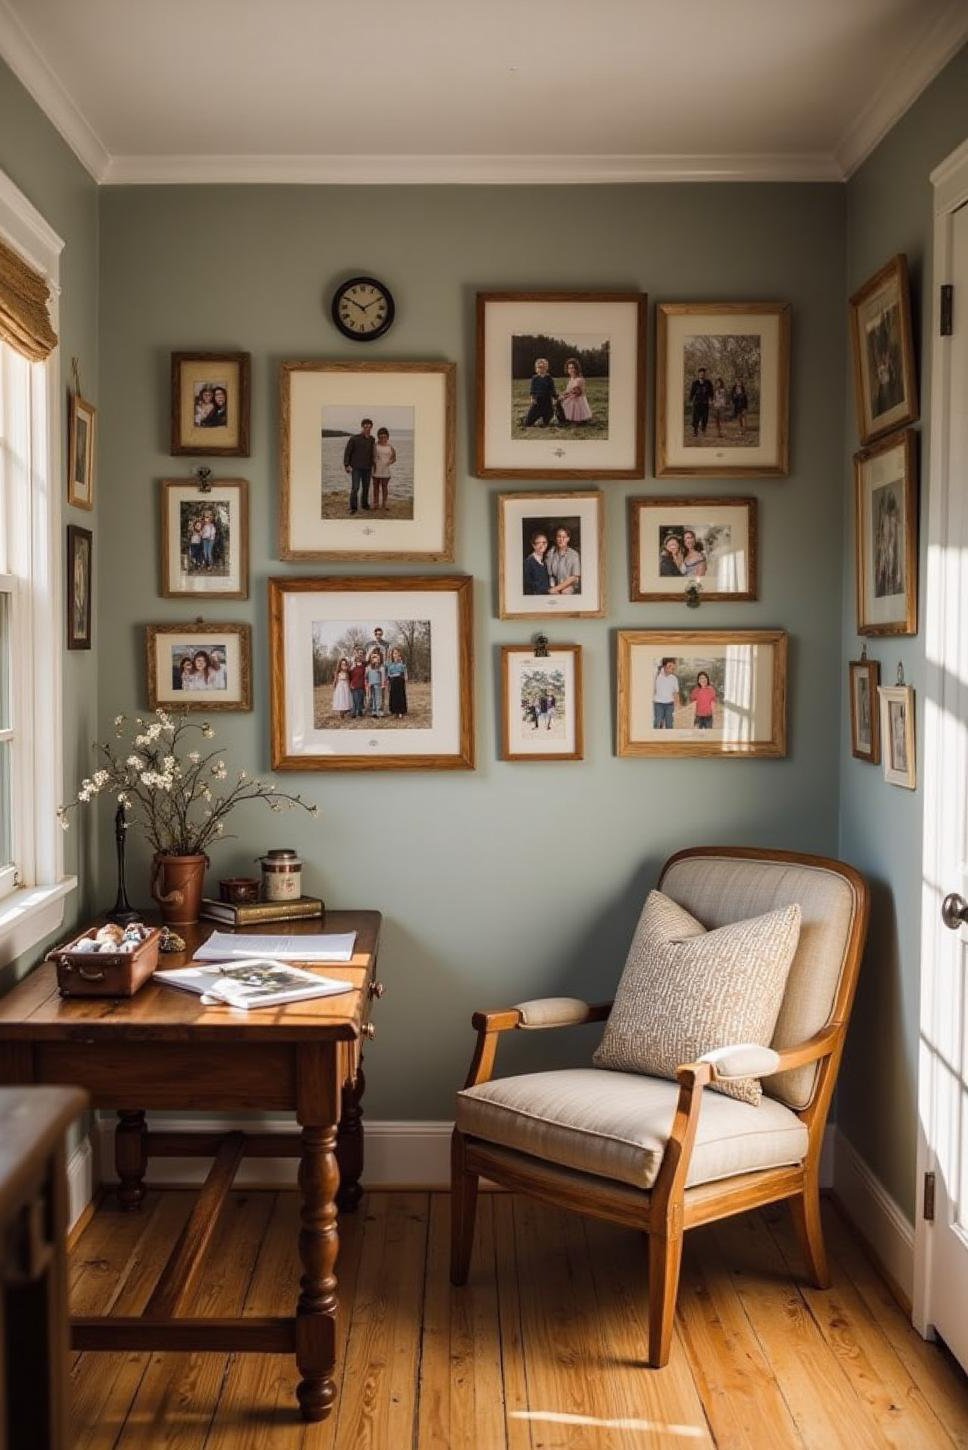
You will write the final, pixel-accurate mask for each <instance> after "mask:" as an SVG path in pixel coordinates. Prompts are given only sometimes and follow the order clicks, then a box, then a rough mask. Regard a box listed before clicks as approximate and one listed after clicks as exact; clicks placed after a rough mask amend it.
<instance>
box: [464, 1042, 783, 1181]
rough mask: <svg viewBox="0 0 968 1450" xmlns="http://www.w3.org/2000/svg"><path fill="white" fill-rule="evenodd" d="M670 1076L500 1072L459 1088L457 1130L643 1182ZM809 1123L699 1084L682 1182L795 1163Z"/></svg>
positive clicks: (660, 1137)
mask: <svg viewBox="0 0 968 1450" xmlns="http://www.w3.org/2000/svg"><path fill="white" fill-rule="evenodd" d="M678 1096H679V1088H678V1084H676V1083H673V1082H667V1081H666V1080H665V1079H664V1078H655V1077H642V1076H640V1075H639V1074H638V1073H625V1072H602V1071H600V1070H599V1069H597V1068H593V1067H592V1068H568V1069H564V1070H561V1071H558V1072H533V1073H527V1074H526V1075H524V1076H522V1077H506V1078H499V1079H498V1080H497V1081H495V1082H488V1083H482V1084H481V1085H480V1087H474V1088H465V1089H464V1091H463V1092H460V1093H458V1094H457V1126H458V1128H460V1130H461V1132H462V1133H466V1134H468V1135H469V1136H470V1137H473V1138H483V1139H484V1140H485V1141H486V1142H489V1143H499V1144H501V1145H502V1146H504V1147H506V1148H514V1149H516V1150H517V1151H518V1152H520V1153H528V1154H530V1155H531V1156H532V1157H534V1158H541V1159H544V1160H546V1161H548V1162H551V1163H560V1164H562V1165H563V1166H564V1167H566V1168H574V1169H577V1170H579V1171H580V1172H583V1173H592V1174H594V1175H595V1176H596V1177H598V1178H611V1179H617V1180H618V1181H619V1182H621V1183H631V1184H633V1185H634V1186H635V1187H636V1188H651V1187H652V1185H653V1184H654V1182H655V1180H656V1175H657V1174H658V1172H659V1164H660V1163H661V1161H662V1154H663V1152H664V1151H665V1145H666V1141H667V1139H668V1137H669V1131H670V1129H671V1127H672V1120H673V1117H674V1116H675V1110H676V1101H677V1099H678ZM806 1151H807V1130H806V1128H805V1127H804V1125H803V1123H801V1121H800V1119H799V1118H798V1117H797V1116H796V1114H795V1113H791V1112H790V1110H789V1108H785V1107H784V1106H783V1104H782V1103H778V1102H775V1101H774V1100H773V1099H772V1098H767V1097H764V1098H763V1100H762V1102H760V1104H759V1105H758V1106H757V1107H753V1106H752V1105H751V1104H750V1103H743V1102H738V1101H737V1100H736V1099H734V1098H727V1097H724V1096H723V1095H722V1094H721V1093H713V1092H709V1091H708V1090H705V1091H704V1092H703V1095H702V1105H701V1107H700V1112H699V1128H698V1131H697V1133H696V1144H695V1149H694V1151H693V1156H692V1162H691V1164H690V1168H689V1176H688V1178H687V1180H686V1183H687V1186H689V1187H691V1186H692V1185H694V1184H697V1183H711V1182H712V1181H713V1180H714V1179H717V1178H730V1177H732V1175H733V1174H734V1173H746V1172H749V1171H750V1170H752V1169H755V1168H778V1167H780V1166H782V1165H783V1164H786V1163H800V1162H801V1161H802V1160H803V1157H804V1155H805V1154H806Z"/></svg>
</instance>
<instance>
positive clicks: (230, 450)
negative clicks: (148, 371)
mask: <svg viewBox="0 0 968 1450" xmlns="http://www.w3.org/2000/svg"><path fill="white" fill-rule="evenodd" d="M250 366H251V357H250V355H249V353H247V352H173V353H172V355H171V448H170V451H171V453H172V454H174V455H175V456H176V457H177V456H179V455H181V454H186V453H187V454H191V455H192V457H198V458H200V457H206V456H213V457H221V458H248V456H249V374H250Z"/></svg>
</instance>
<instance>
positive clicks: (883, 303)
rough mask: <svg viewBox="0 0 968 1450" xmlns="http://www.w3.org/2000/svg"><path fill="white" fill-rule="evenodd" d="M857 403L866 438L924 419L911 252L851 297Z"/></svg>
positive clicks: (862, 438) (893, 260) (867, 440)
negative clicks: (920, 405) (916, 355)
mask: <svg viewBox="0 0 968 1450" xmlns="http://www.w3.org/2000/svg"><path fill="white" fill-rule="evenodd" d="M850 340H851V347H852V353H853V362H854V403H855V406H856V409H857V431H858V433H859V434H860V441H861V442H862V443H872V442H873V441H874V439H875V438H881V437H883V436H884V434H885V433H891V432H893V431H894V429H895V428H901V427H903V426H904V425H905V424H906V423H915V422H917V419H918V379H917V371H916V368H915V362H914V339H913V333H912V330H911V286H910V282H909V280H908V266H907V257H906V256H905V255H904V254H903V252H899V253H898V255H897V256H896V257H892V258H891V260H890V261H889V262H886V263H885V265H884V266H883V267H881V268H880V270H879V271H877V272H875V273H874V275H873V277H870V278H869V279H868V280H867V281H866V282H865V283H864V285H863V286H862V287H859V288H858V289H857V291H856V292H855V293H854V294H853V296H852V297H851V299H850Z"/></svg>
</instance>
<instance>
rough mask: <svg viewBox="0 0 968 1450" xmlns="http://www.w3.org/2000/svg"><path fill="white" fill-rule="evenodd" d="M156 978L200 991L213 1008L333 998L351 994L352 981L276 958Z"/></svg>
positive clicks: (185, 969)
mask: <svg viewBox="0 0 968 1450" xmlns="http://www.w3.org/2000/svg"><path fill="white" fill-rule="evenodd" d="M155 976H156V977H157V978H158V979H159V981H161V982H165V983H167V985H168V986H170V987H180V988H182V989H183V990H184V991H186V992H197V993H198V995H199V996H200V997H201V999H202V1002H203V1003H206V1004H208V1005H212V1006H219V1005H224V1006H228V1007H244V1008H245V1009H246V1010H248V1009H249V1008H252V1007H278V1006H281V1005H282V1004H283V1003H285V1002H302V1001H305V1000H306V999H307V998H311V997H332V996H335V995H336V994H337V993H338V992H351V991H352V990H353V987H352V985H351V984H350V983H349V982H341V981H339V980H338V979H337V978H336V977H323V976H320V975H319V973H317V972H307V971H304V970H303V968H302V967H293V966H289V965H287V964H286V963H284V962H280V961H278V960H276V959H274V958H267V957H246V958H243V959H241V960H239V961H236V960H233V961H232V962H231V963H226V964H225V965H224V966H222V967H212V968H210V969H209V970H207V971H206V970H205V969H204V968H202V967H179V968H176V969H175V970H173V971H167V972H164V971H163V972H156V973H155Z"/></svg>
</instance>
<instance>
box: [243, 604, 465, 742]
mask: <svg viewBox="0 0 968 1450" xmlns="http://www.w3.org/2000/svg"><path fill="white" fill-rule="evenodd" d="M472 594H473V580H472V579H471V578H470V577H469V576H466V575H454V576H448V575H436V576H426V575H424V576H413V577H404V576H399V577H398V576H382V577H373V578H368V577H360V576H347V577H345V578H282V579H270V580H269V649H270V673H271V679H272V766H273V769H274V770H472V769H473V768H474V677H473V640H472Z"/></svg>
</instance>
